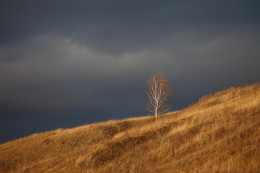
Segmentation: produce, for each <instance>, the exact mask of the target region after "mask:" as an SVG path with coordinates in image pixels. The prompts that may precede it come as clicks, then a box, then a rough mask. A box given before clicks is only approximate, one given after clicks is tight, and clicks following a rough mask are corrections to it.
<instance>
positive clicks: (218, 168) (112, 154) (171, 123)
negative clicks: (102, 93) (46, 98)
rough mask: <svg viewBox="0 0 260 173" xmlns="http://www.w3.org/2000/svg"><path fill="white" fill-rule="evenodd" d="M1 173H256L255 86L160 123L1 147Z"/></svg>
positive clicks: (97, 127)
mask: <svg viewBox="0 0 260 173" xmlns="http://www.w3.org/2000/svg"><path fill="white" fill-rule="evenodd" d="M0 172H19V173H21V172H33V173H38V172H71V173H78V172H79V173H80V172H86V173H96V172H97V173H98V172H106V173H109V172H111V173H115V172H130V173H137V172H142V173H143V172H148V173H155V172H156V173H158V172H169V173H173V172H205V173H208V172H241V173H244V172H260V85H259V84H254V85H251V86H246V87H238V88H230V89H227V90H224V91H221V92H217V93H215V94H214V95H207V96H204V97H203V98H201V99H200V100H199V101H198V102H197V103H195V104H192V105H191V106H189V107H188V108H186V109H184V110H181V111H178V112H172V113H168V114H165V115H162V116H161V117H160V118H159V120H158V122H155V119H154V117H153V116H147V117H141V118H130V119H125V120H118V121H108V122H103V123H95V124H90V125H84V126H81V127H77V128H73V129H65V130H62V129H58V130H55V131H50V132H45V133H40V134H34V135H31V136H28V137H24V138H21V139H18V140H14V141H10V142H7V143H4V144H1V145H0Z"/></svg>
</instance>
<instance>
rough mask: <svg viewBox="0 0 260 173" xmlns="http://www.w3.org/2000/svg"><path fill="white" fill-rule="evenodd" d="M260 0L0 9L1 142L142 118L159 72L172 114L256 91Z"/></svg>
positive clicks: (150, 0)
mask: <svg viewBox="0 0 260 173" xmlns="http://www.w3.org/2000/svg"><path fill="white" fill-rule="evenodd" d="M259 6H260V2H259V1H257V0H243V1H242V0H229V1H227V0H218V1H213V0H199V1H189V0H161V1H158V0H128V1H126V0H92V1H90V0H78V1H72V0H44V1H36V0H24V1H21V0H10V1H7V0H6V1H1V3H0V118H1V121H0V143H2V142H5V141H7V140H12V139H16V138H19V137H22V136H24V135H30V134H32V133H36V132H42V131H46V130H54V129H57V128H69V127H74V126H79V125H83V124H89V123H93V122H99V121H106V120H110V119H122V118H127V117H135V116H144V115H147V112H146V111H145V110H144V107H145V104H146V101H147V100H146V95H145V92H146V90H147V80H148V79H149V78H151V76H152V75H154V74H155V73H163V74H164V75H165V77H166V78H167V79H168V81H169V84H170V85H171V86H172V88H173V95H172V96H171V97H170V98H169V101H168V102H169V103H170V104H171V105H172V109H171V110H172V111H174V110H178V109H182V108H184V107H186V106H188V105H189V104H191V103H193V102H195V101H196V100H197V99H198V98H200V97H202V96H203V95H205V94H209V93H213V92H216V91H219V90H222V89H225V88H228V87H230V86H241V85H245V84H252V83H255V82H259V76H260V49H259V48H260V10H259Z"/></svg>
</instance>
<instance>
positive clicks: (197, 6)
mask: <svg viewBox="0 0 260 173" xmlns="http://www.w3.org/2000/svg"><path fill="white" fill-rule="evenodd" d="M258 6H259V3H258V2H257V1H249V2H246V1H218V2H214V3H213V2H212V1H206V0H204V1H199V2H197V1H196V2H195V1H118V0H112V1H77V3H75V2H72V1H58V0H54V1H37V2H36V1H16V2H15V1H12V2H11V1H8V2H6V3H3V4H2V5H1V12H2V14H1V16H2V20H1V21H2V22H1V33H0V34H1V35H0V38H1V39H0V40H1V42H2V43H6V42H16V41H20V40H23V39H27V38H28V37H33V36H34V35H37V34H39V33H50V32H53V33H54V34H63V35H66V36H68V35H69V36H70V37H73V38H75V39H76V40H81V41H82V42H84V44H86V45H88V46H89V47H92V48H96V49H98V51H101V50H104V51H110V52H111V51H112V52H113V53H116V52H120V53H122V52H126V51H129V50H130V51H132V50H140V49H142V47H144V46H148V45H150V44H154V42H158V41H160V40H161V39H167V38H168V36H169V34H172V33H173V32H176V31H182V30H201V31H204V32H208V31H207V30H218V31H219V30H221V31H222V32H224V31H225V30H226V29H231V30H232V29H234V28H233V27H244V26H245V25H256V24H257V25H258V24H259V22H258V21H259V19H260V17H259V16H260V14H259V10H258V9H257V7H258Z"/></svg>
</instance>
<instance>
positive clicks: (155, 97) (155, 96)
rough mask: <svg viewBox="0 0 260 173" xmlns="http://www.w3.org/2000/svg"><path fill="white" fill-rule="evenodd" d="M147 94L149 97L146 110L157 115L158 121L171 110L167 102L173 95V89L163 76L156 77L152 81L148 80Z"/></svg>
mask: <svg viewBox="0 0 260 173" xmlns="http://www.w3.org/2000/svg"><path fill="white" fill-rule="evenodd" d="M146 94H147V97H148V103H147V106H146V109H147V110H148V111H149V112H151V113H153V114H154V115H155V118H156V121H157V119H158V115H159V114H162V113H165V112H166V111H168V110H169V109H170V106H169V105H168V104H167V103H166V100H167V98H168V96H170V95H171V89H170V87H169V86H168V82H167V80H166V79H165V77H164V76H163V75H162V74H157V75H154V76H153V77H152V78H151V80H148V91H147V93H146Z"/></svg>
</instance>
